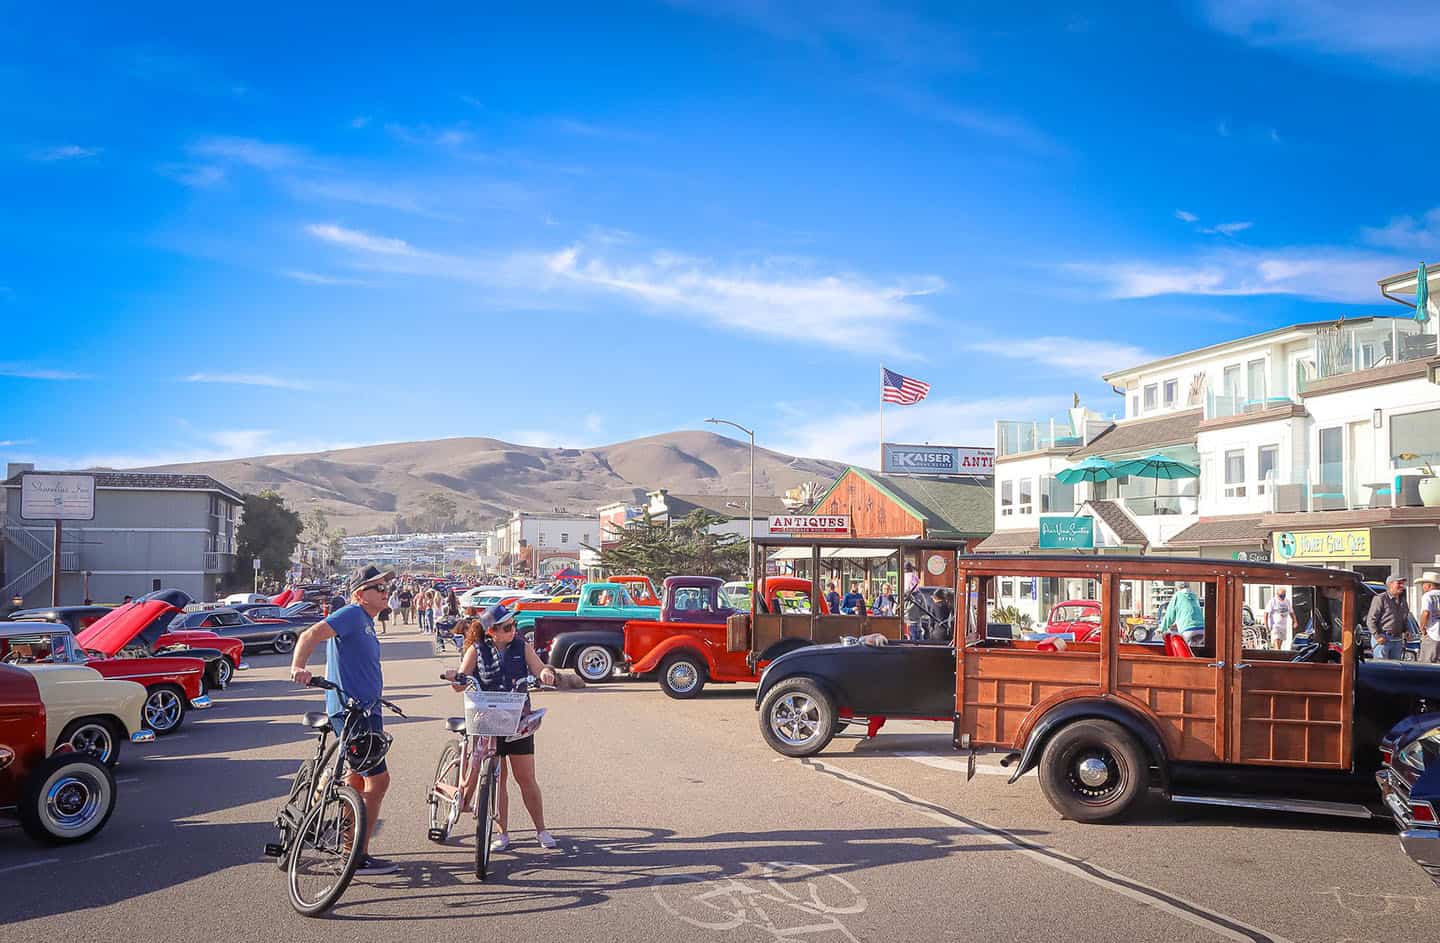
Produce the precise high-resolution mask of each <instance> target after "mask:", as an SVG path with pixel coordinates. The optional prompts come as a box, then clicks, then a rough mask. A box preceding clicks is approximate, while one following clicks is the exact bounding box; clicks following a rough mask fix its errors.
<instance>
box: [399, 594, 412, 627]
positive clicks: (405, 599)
mask: <svg viewBox="0 0 1440 943" xmlns="http://www.w3.org/2000/svg"><path fill="white" fill-rule="evenodd" d="M414 602H415V594H414V593H413V592H412V591H411V590H410V587H409V586H408V585H407V586H404V587H401V589H400V620H401V622H403V623H404V624H405V625H409V624H410V606H411V604H412V603H414Z"/></svg>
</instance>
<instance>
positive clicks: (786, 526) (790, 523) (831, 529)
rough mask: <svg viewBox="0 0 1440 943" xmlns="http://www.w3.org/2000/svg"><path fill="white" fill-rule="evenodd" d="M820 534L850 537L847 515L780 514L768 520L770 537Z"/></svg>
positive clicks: (848, 517)
mask: <svg viewBox="0 0 1440 943" xmlns="http://www.w3.org/2000/svg"><path fill="white" fill-rule="evenodd" d="M786 534H811V535H814V534H820V535H829V536H832V537H848V536H850V516H849V515H848V514H780V515H776V516H774V517H771V518H770V535H771V536H772V537H774V536H784V535H786Z"/></svg>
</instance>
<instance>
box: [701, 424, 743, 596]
mask: <svg viewBox="0 0 1440 943" xmlns="http://www.w3.org/2000/svg"><path fill="white" fill-rule="evenodd" d="M705 421H706V422H713V423H715V424H716V425H723V426H734V427H735V428H736V429H739V430H740V431H741V432H743V433H745V434H746V435H748V436H749V437H750V506H749V508H747V509H746V513H747V514H749V515H750V566H749V568H748V569H749V571H750V592H752V593H753V592H755V430H754V429H747V428H745V427H744V426H742V425H740V423H738V422H731V421H730V420H728V419H713V418H712V419H707V420H705Z"/></svg>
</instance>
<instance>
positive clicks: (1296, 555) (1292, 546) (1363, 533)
mask: <svg viewBox="0 0 1440 943" xmlns="http://www.w3.org/2000/svg"><path fill="white" fill-rule="evenodd" d="M1270 546H1271V547H1273V548H1274V552H1275V559H1276V560H1278V561H1280V562H1282V563H1291V562H1305V561H1313V562H1317V563H1320V562H1324V561H1326V560H1368V559H1370V531H1369V529H1365V530H1277V531H1275V532H1274V533H1273V534H1271V535H1270Z"/></svg>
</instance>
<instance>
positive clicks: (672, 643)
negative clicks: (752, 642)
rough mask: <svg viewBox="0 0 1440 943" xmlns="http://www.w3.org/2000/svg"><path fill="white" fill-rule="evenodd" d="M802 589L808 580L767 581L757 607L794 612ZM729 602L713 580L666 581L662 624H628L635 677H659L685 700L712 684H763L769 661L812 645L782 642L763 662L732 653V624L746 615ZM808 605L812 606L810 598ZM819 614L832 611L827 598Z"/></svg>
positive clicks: (666, 689) (807, 586) (806, 589)
mask: <svg viewBox="0 0 1440 943" xmlns="http://www.w3.org/2000/svg"><path fill="white" fill-rule="evenodd" d="M802 590H803V591H804V592H806V593H808V592H809V590H810V582H809V581H808V580H801V579H796V578H795V577H788V576H770V577H766V578H765V579H763V580H761V581H760V592H759V594H758V596H757V597H756V598H755V599H754V601H753V603H752V604H753V606H754V607H755V608H756V609H757V610H758V611H759V612H793V611H795V607H794V606H793V605H791V603H793V602H794V601H795V595H796V594H798V593H799V592H800V591H802ZM729 601H730V598H729V595H728V594H726V593H724V592H723V587H722V585H721V583H720V581H719V580H718V579H716V578H714V577H710V576H672V577H670V578H669V579H667V580H666V581H665V609H664V611H663V613H662V615H661V618H660V621H659V622H652V621H645V622H627V623H625V659H626V661H627V662H628V663H629V665H630V673H631V674H635V675H648V674H652V673H653V674H656V675H658V676H659V681H660V689H661V690H662V691H664V692H665V693H666V694H668V695H669V696H671V697H673V698H677V699H681V700H683V699H686V698H692V697H695V696H696V695H697V694H699V693H700V691H701V690H702V689H703V688H704V687H705V683H706V682H707V681H715V682H717V683H721V684H729V683H732V682H735V681H758V680H760V674H759V673H760V671H761V670H762V669H763V666H764V664H766V663H768V662H769V661H770V659H772V658H776V657H778V656H779V655H780V654H782V653H784V652H787V651H793V650H794V649H796V648H800V647H803V646H805V645H808V644H810V643H809V642H808V641H807V640H804V639H798V638H793V639H782V640H780V641H779V642H777V643H776V644H774V645H772V646H771V647H770V648H769V649H767V650H766V651H765V652H762V653H760V657H759V658H751V657H750V654H751V653H750V652H749V651H748V650H744V651H731V650H730V647H729V645H728V644H727V639H728V637H729V629H728V627H727V626H728V623H729V621H730V617H731V616H737V615H742V613H741V612H740V611H739V610H737V609H732V608H730V606H729ZM805 602H807V603H808V602H809V599H808V597H806V599H805ZM807 611H808V608H807ZM820 611H821V612H828V610H827V609H826V608H825V599H824V597H823V596H822V597H821V598H820Z"/></svg>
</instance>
